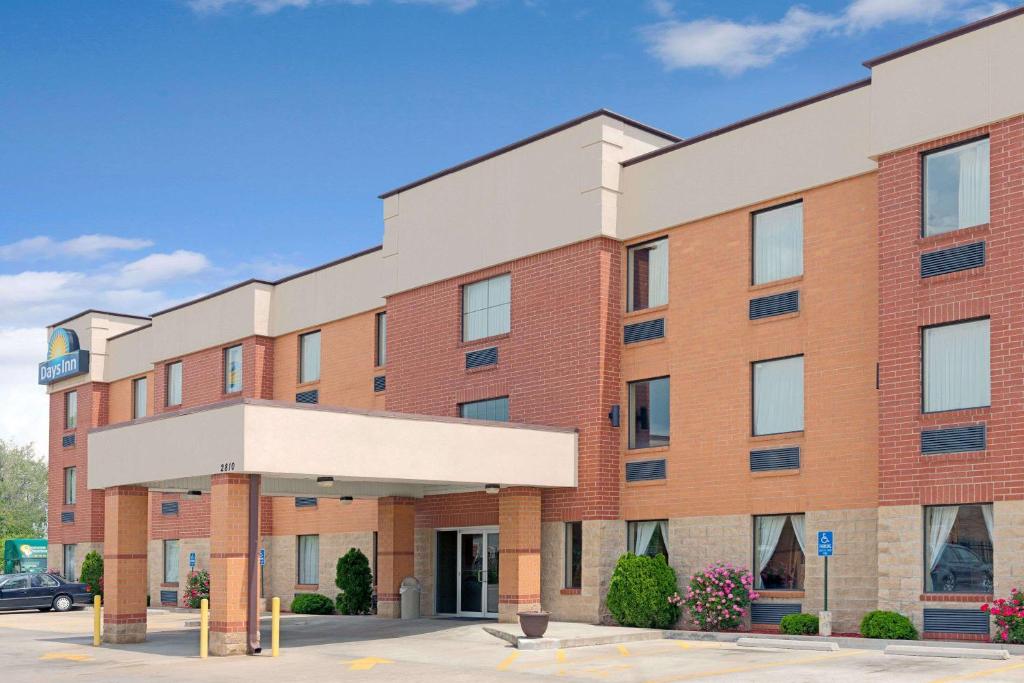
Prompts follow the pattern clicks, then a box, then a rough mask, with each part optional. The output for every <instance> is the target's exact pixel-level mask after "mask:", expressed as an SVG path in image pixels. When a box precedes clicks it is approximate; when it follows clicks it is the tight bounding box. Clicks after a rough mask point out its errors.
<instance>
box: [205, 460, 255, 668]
mask: <svg viewBox="0 0 1024 683" xmlns="http://www.w3.org/2000/svg"><path fill="white" fill-rule="evenodd" d="M251 476H256V475H247V474H215V475H213V477H212V482H211V487H210V488H211V497H210V653H211V654H213V655H220V656H223V655H244V654H246V651H247V634H248V626H249V619H248V612H247V607H248V602H249V574H248V564H249V491H250V482H249V479H250V477H251ZM256 616H257V619H258V618H259V612H258V608H257V615H256ZM257 623H258V622H257Z"/></svg>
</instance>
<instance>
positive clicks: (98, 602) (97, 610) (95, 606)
mask: <svg viewBox="0 0 1024 683" xmlns="http://www.w3.org/2000/svg"><path fill="white" fill-rule="evenodd" d="M102 606H103V598H101V597H100V596H98V595H97V596H95V597H93V599H92V646H93V647H99V646H100V617H101V615H102V609H101V608H102Z"/></svg>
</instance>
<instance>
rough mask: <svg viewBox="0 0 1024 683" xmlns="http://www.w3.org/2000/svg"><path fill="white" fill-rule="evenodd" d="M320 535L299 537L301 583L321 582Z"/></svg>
mask: <svg viewBox="0 0 1024 683" xmlns="http://www.w3.org/2000/svg"><path fill="white" fill-rule="evenodd" d="M319 564H320V537H319V536H300V537H299V583H304V584H313V583H319V582H320V578H319V574H320V572H319V568H318V565H319Z"/></svg>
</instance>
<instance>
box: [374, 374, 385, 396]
mask: <svg viewBox="0 0 1024 683" xmlns="http://www.w3.org/2000/svg"><path fill="white" fill-rule="evenodd" d="M387 388H388V378H387V376H386V375H377V376H376V377H374V378H373V390H374V392H378V393H379V392H381V391H384V390H385V389H387Z"/></svg>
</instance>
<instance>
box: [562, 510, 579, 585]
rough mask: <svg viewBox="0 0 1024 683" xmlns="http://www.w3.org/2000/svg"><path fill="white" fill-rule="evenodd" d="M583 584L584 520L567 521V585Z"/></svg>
mask: <svg viewBox="0 0 1024 683" xmlns="http://www.w3.org/2000/svg"><path fill="white" fill-rule="evenodd" d="M582 586H583V522H566V523H565V587H566V588H581V587H582Z"/></svg>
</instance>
